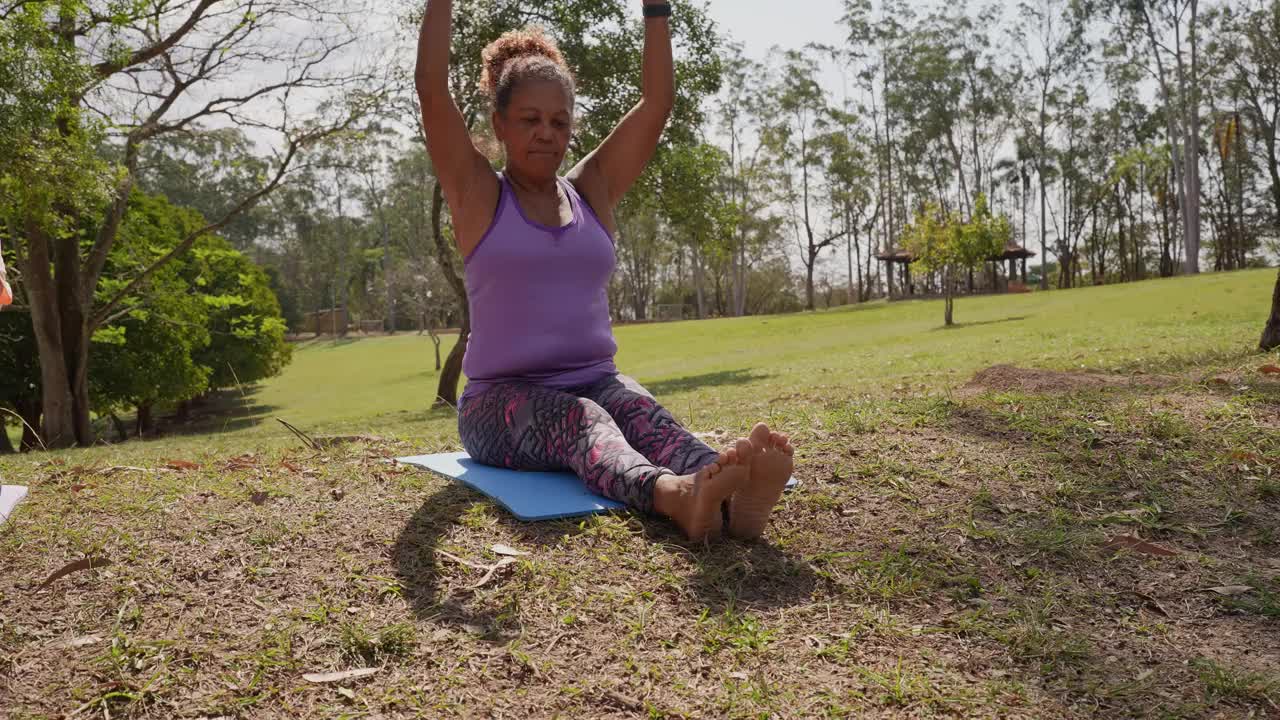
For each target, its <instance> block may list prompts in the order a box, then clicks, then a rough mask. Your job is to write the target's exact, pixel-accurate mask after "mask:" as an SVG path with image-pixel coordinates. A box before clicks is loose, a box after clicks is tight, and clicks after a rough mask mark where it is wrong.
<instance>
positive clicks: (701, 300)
mask: <svg viewBox="0 0 1280 720" xmlns="http://www.w3.org/2000/svg"><path fill="white" fill-rule="evenodd" d="M690 251H691V252H692V253H693V290H694V293H696V294H697V296H698V319H699V320H701V319H703V318H704V317H706V316H707V300H706V294H705V293H704V292H703V289H702V283H703V271H702V252H701V251H699V249H698V246H697V243H696V241H695V244H694V246H693V247H692V248H690ZM683 316H684V313H683V309H682V312H681V317H682V318H683Z"/></svg>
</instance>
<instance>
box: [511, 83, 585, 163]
mask: <svg viewBox="0 0 1280 720" xmlns="http://www.w3.org/2000/svg"><path fill="white" fill-rule="evenodd" d="M493 129H494V134H495V135H496V136H497V137H498V141H499V142H501V143H502V145H503V148H504V149H505V150H506V153H507V165H508V166H515V167H516V168H517V169H518V170H519V171H520V172H521V173H523V174H525V175H529V176H532V177H554V176H555V175H556V173H557V172H558V171H559V170H560V164H561V163H562V162H564V156H565V153H566V152H567V151H568V149H569V138H570V137H571V136H572V134H573V98H572V97H570V96H569V93H568V92H566V91H565V88H564V86H563V85H561V84H560V83H558V82H554V81H551V80H527V81H525V82H522V83H520V84H518V85H516V87H515V89H514V90H513V92H512V93H511V104H510V105H508V106H507V109H506V111H505V112H495V113H494V114H493Z"/></svg>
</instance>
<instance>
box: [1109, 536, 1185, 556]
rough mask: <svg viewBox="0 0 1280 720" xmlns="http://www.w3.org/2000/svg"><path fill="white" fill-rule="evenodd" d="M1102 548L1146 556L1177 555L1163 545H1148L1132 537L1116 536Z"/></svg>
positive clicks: (1176, 552)
mask: <svg viewBox="0 0 1280 720" xmlns="http://www.w3.org/2000/svg"><path fill="white" fill-rule="evenodd" d="M1103 547H1108V548H1112V549H1116V550H1119V549H1120V548H1125V549H1127V550H1132V551H1134V552H1140V553H1146V554H1147V555H1160V556H1163V557H1173V556H1174V555H1177V554H1178V551H1177V550H1173V549H1170V548H1167V547H1165V546H1163V545H1156V544H1155V543H1149V542H1147V541H1146V540H1143V539H1142V538H1138V537H1134V536H1133V535H1117V536H1115V537H1113V538H1111V539H1110V540H1108V541H1107V544H1106V545H1104V546H1103Z"/></svg>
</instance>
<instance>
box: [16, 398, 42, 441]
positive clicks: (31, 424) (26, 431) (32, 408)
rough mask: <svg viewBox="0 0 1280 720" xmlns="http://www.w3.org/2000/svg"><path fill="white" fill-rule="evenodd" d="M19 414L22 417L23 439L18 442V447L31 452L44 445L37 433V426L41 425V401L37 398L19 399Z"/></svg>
mask: <svg viewBox="0 0 1280 720" xmlns="http://www.w3.org/2000/svg"><path fill="white" fill-rule="evenodd" d="M18 415H20V416H21V417H22V440H21V441H20V442H19V443H18V448H19V449H20V450H22V451H23V452H30V451H32V450H36V449H39V448H42V447H44V443H42V442H41V441H40V440H41V438H40V436H39V435H38V434H37V433H36V428H38V427H40V415H41V408H40V401H39V400H38V399H36V398H27V399H26V400H19V401H18Z"/></svg>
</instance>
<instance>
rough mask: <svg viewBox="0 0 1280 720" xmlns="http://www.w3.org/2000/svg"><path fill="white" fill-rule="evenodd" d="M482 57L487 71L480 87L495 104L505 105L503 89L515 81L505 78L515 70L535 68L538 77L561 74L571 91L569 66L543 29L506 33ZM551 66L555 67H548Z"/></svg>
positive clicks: (481, 76)
mask: <svg viewBox="0 0 1280 720" xmlns="http://www.w3.org/2000/svg"><path fill="white" fill-rule="evenodd" d="M480 58H481V60H482V61H483V63H484V70H483V71H482V72H481V74H480V88H481V89H482V90H483V91H484V92H485V94H486V95H488V96H489V98H490V99H491V100H493V101H494V104H495V105H501V104H502V103H500V102H499V98H501V97H502V95H503V94H504V93H503V90H505V89H509V86H510V85H512V84H513V81H514V80H515V78H504V77H503V75H504V73H509V72H512V71H517V70H524V69H533V68H535V67H536V68H538V69H539V70H541V71H542V72H538V73H537V74H538V75H545V74H548V71H549V70H550V71H554V74H555V75H561V76H562V78H563V79H564V80H567V81H568V84H569V87H570V89H572V85H573V74H572V73H571V72H570V71H569V64H568V63H566V62H565V59H564V55H563V54H562V53H561V52H560V48H558V47H556V43H555V41H554V40H552V39H551V38H550V37H548V36H547V34H546V33H545V32H543V30H542V28H538V27H528V28H525V29H523V30H511V31H509V32H506V33H503V35H502V37H499V38H498V39H497V40H494V41H493V42H491V43H489V46H488V47H486V48H485V49H484V52H482V53H481V54H480ZM548 61H549V62H548ZM548 65H550V66H552V67H547V66H548ZM519 74H524V73H519ZM504 80H505V82H504ZM504 86H507V87H505V88H504Z"/></svg>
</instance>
